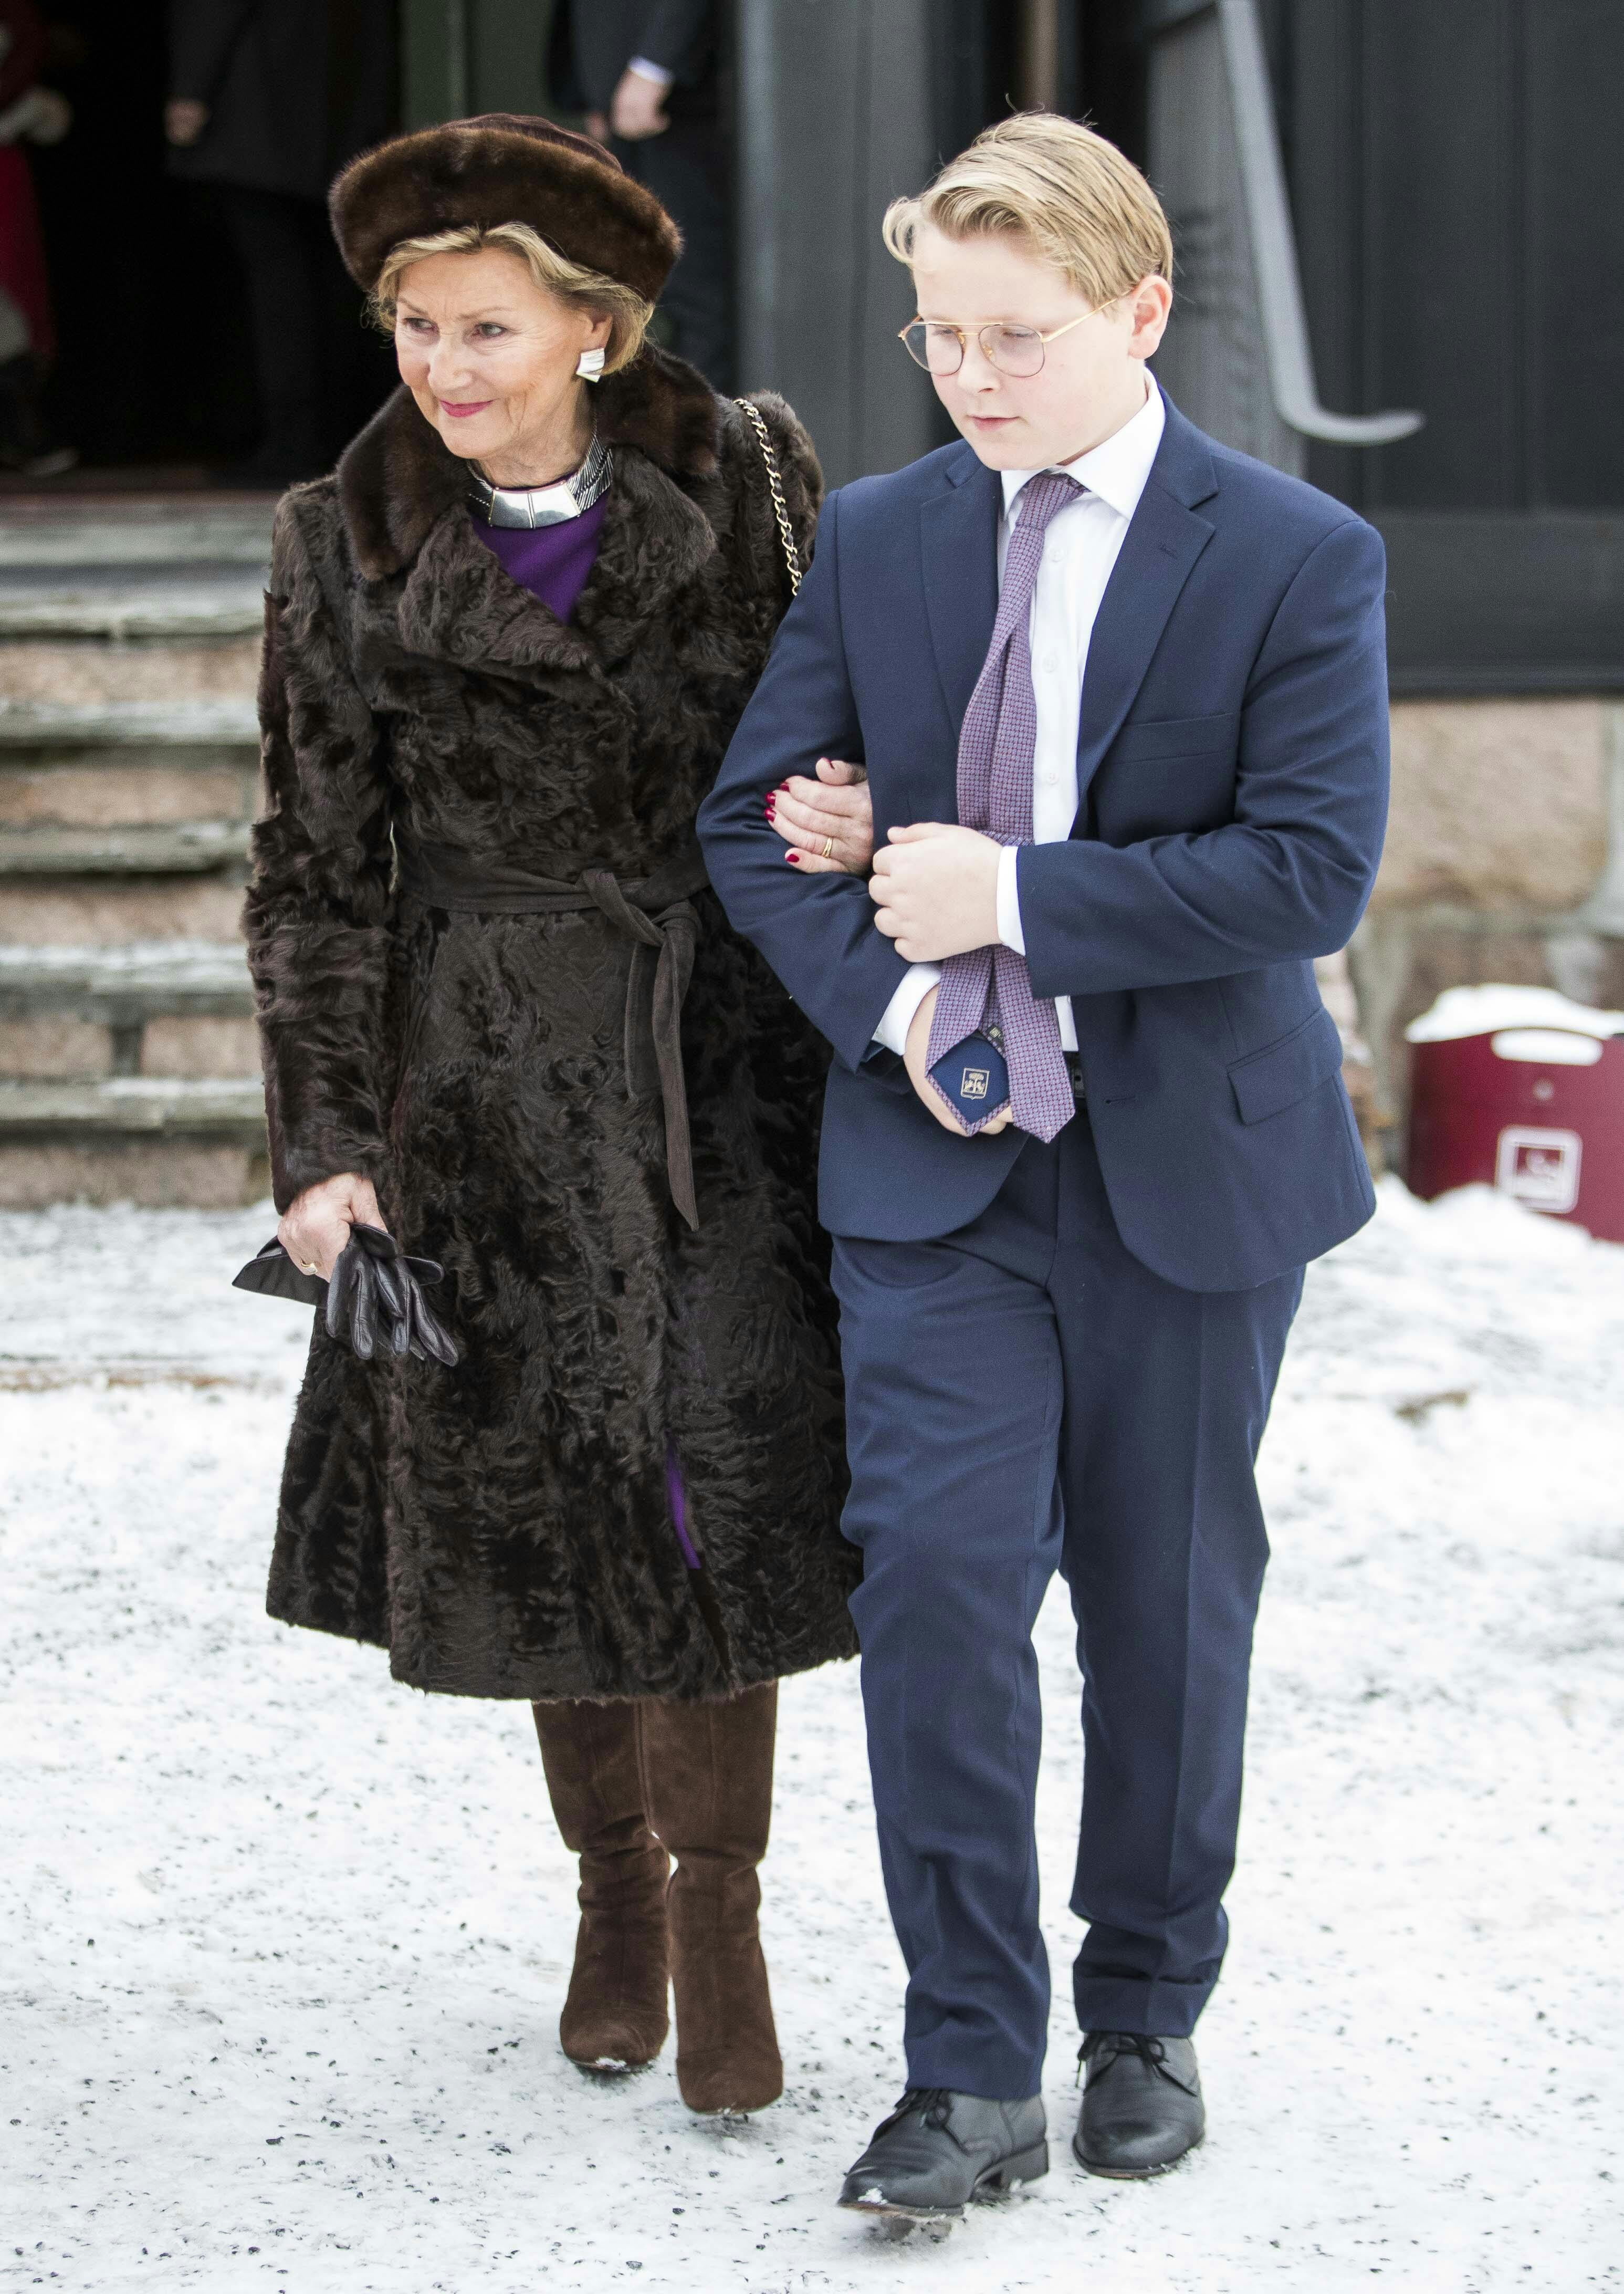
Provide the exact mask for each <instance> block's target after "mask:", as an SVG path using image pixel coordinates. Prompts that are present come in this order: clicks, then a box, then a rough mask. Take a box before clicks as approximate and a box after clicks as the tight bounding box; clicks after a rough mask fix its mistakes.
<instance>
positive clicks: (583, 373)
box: [575, 351, 604, 382]
mask: <svg viewBox="0 0 1624 2294" xmlns="http://www.w3.org/2000/svg"><path fill="white" fill-rule="evenodd" d="M575 371H576V373H577V374H578V375H579V376H580V377H581V380H582V381H583V382H601V381H602V380H603V378H604V354H603V353H602V351H582V353H581V356H580V357H579V358H578V359H577V360H576V362H575Z"/></svg>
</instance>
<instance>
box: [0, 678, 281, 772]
mask: <svg viewBox="0 0 1624 2294" xmlns="http://www.w3.org/2000/svg"><path fill="white" fill-rule="evenodd" d="M67 666H70V663H69V664H65V667H67ZM220 748H249V749H252V750H254V751H255V752H257V751H258V748H259V719H258V716H257V714H256V711H255V706H254V701H253V698H252V696H251V695H249V694H241V695H218V696H215V695H207V696H203V697H201V698H199V699H197V700H190V701H175V700H150V699H143V700H134V701H124V702H118V701H111V700H108V701H92V702H72V701H52V700H32V699H20V700H8V699H4V698H0V767H4V765H5V764H7V763H12V762H16V761H19V754H18V752H24V751H27V752H37V753H38V754H39V755H42V756H43V755H45V754H47V753H49V754H52V755H56V756H60V755H61V754H62V753H63V752H79V751H82V750H103V749H139V750H143V751H144V750H158V751H166V750H171V749H194V750H195V749H206V750H207V749H220Z"/></svg>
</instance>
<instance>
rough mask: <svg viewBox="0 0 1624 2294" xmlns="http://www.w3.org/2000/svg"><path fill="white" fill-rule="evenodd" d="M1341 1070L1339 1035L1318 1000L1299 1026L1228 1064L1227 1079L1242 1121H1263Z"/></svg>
mask: <svg viewBox="0 0 1624 2294" xmlns="http://www.w3.org/2000/svg"><path fill="white" fill-rule="evenodd" d="M1341 1071H1342V1037H1340V1036H1339V1035H1338V1034H1337V1032H1336V1021H1335V1020H1333V1019H1332V1017H1331V1015H1330V1013H1328V1011H1327V1010H1326V1009H1325V1007H1324V1005H1320V1009H1319V1011H1317V1012H1314V1013H1310V1015H1309V1017H1308V1018H1307V1019H1306V1020H1304V1021H1303V1024H1302V1026H1301V1027H1300V1028H1294V1029H1292V1031H1291V1033H1290V1035H1289V1036H1282V1037H1281V1038H1280V1040H1279V1043H1278V1044H1269V1045H1265V1046H1264V1048H1263V1050H1262V1051H1261V1052H1252V1053H1249V1054H1248V1055H1247V1057H1246V1058H1245V1059H1244V1060H1236V1061H1234V1062H1231V1064H1230V1071H1229V1073H1230V1086H1231V1087H1232V1089H1233V1091H1234V1094H1235V1104H1236V1106H1237V1108H1238V1110H1239V1111H1240V1119H1241V1121H1242V1122H1243V1123H1266V1122H1267V1121H1268V1119H1269V1118H1270V1117H1271V1115H1283V1114H1284V1113H1285V1111H1286V1110H1287V1108H1288V1107H1295V1105H1296V1104H1297V1102H1298V1101H1299V1100H1302V1099H1306V1098H1307V1097H1308V1094H1310V1092H1311V1091H1318V1090H1319V1088H1320V1085H1321V1084H1322V1083H1328V1081H1329V1080H1330V1078H1331V1077H1332V1076H1334V1075H1338V1074H1340V1073H1341Z"/></svg>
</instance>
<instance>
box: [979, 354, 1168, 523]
mask: <svg viewBox="0 0 1624 2294" xmlns="http://www.w3.org/2000/svg"><path fill="white" fill-rule="evenodd" d="M1145 381H1146V383H1147V384H1148V385H1149V393H1148V395H1147V396H1146V399H1145V403H1144V404H1143V405H1142V406H1141V408H1140V410H1139V412H1138V413H1137V414H1135V415H1133V416H1132V417H1131V418H1130V419H1128V420H1127V421H1126V422H1125V423H1124V424H1123V426H1122V427H1121V429H1120V430H1113V431H1112V433H1111V435H1110V436H1109V437H1108V438H1102V439H1101V440H1100V443H1099V444H1098V445H1097V446H1092V447H1091V448H1090V449H1089V451H1088V452H1087V453H1086V454H1079V455H1078V456H1077V459H1076V461H1075V462H1066V463H1063V464H1062V463H1059V462H1052V463H1050V465H1049V468H1051V469H1052V470H1059V471H1060V474H1061V476H1064V477H1068V478H1076V481H1077V484H1079V485H1083V486H1086V487H1087V488H1088V490H1089V492H1090V493H1093V494H1098V495H1099V497H1100V500H1101V501H1103V502H1108V503H1109V505H1110V507H1111V508H1113V509H1114V510H1115V511H1116V512H1117V517H1133V513H1134V511H1135V510H1136V509H1137V508H1139V498H1140V496H1141V494H1142V493H1143V492H1144V491H1145V485H1146V482H1147V481H1148V480H1149V476H1150V465H1151V464H1152V462H1154V461H1155V460H1156V453H1157V447H1158V446H1159V445H1160V444H1161V443H1162V432H1163V429H1164V428H1165V425H1166V420H1167V411H1166V408H1165V405H1164V403H1163V401H1162V394H1161V392H1160V391H1159V390H1158V389H1157V386H1156V377H1155V376H1154V375H1153V374H1151V373H1150V372H1149V370H1147V371H1146V375H1145ZM999 475H1000V476H1002V478H1003V514H1004V516H1005V517H1009V516H1010V515H1011V512H1012V511H1013V509H1014V508H1015V500H1016V497H1017V496H1018V495H1019V492H1020V490H1021V488H1022V486H1024V485H1025V484H1026V483H1027V479H1028V478H1035V477H1037V476H1041V475H1042V474H1041V473H1040V472H1039V471H1037V470H1003V471H1001V472H1000V474H999Z"/></svg>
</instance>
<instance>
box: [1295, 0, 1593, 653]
mask: <svg viewBox="0 0 1624 2294" xmlns="http://www.w3.org/2000/svg"><path fill="white" fill-rule="evenodd" d="M1271 32H1272V35H1273V38H1272V42H1271V45H1272V48H1273V56H1274V62H1275V67H1276V74H1277V84H1278V85H1279V93H1280V98H1281V104H1280V109H1281V116H1282V122H1283V127H1284V133H1285V140H1286V145H1287V167H1288V173H1289V177H1290V183H1291V190H1292V202H1293V207H1294V212H1295V218H1296V224H1297V235H1298V245H1299V249H1300V253H1301V256H1302V263H1303V285H1304V291H1305V295H1306V297H1307V301H1308V306H1309V314H1310V322H1311V329H1312V334H1313V339H1314V350H1315V362H1316V366H1317V369H1318V372H1319V378H1320V391H1321V395H1322V396H1323V397H1324V398H1325V400H1326V401H1327V403H1328V404H1331V405H1335V406H1337V407H1338V408H1342V409H1345V410H1346V411H1351V412H1362V411H1368V410H1371V409H1374V408H1377V407H1382V406H1416V407H1419V408H1421V409H1423V410H1424V411H1425V414H1426V418H1427V419H1426V427H1425V429H1424V430H1422V431H1421V432H1420V433H1419V434H1418V435H1417V436H1415V437H1414V438H1409V439H1406V440H1404V441H1402V442H1401V443H1399V444H1397V445H1394V446H1386V447H1378V448H1376V449H1374V450H1366V451H1353V450H1351V449H1348V448H1344V447H1334V446H1321V445H1315V446H1314V447H1313V448H1312V450H1311V455H1310V460H1309V475H1310V476H1311V478H1312V479H1313V480H1314V481H1315V483H1316V484H1320V485H1323V486H1325V487H1326V488H1327V489H1328V491H1329V492H1333V493H1336V494H1337V495H1339V496H1340V497H1341V498H1342V499H1343V500H1345V501H1348V502H1350V503H1352V505H1353V506H1354V507H1355V508H1359V509H1361V510H1362V511H1364V512H1365V513H1366V515H1367V516H1368V517H1371V518H1373V519H1374V520H1375V522H1376V524H1377V525H1379V526H1380V527H1381V528H1382V530H1383V532H1384V534H1385V535H1386V537H1387V541H1388V546H1389V551H1390V554H1391V557H1392V561H1393V668H1394V683H1395V687H1396V688H1397V689H1400V690H1410V691H1427V690H1431V691H1440V690H1459V691H1474V690H1495V691H1506V690H1519V689H1526V690H1564V689H1565V690H1577V689H1597V688H1607V687H1615V688H1616V687H1624V612H1621V611H1620V606H1621V602H1624V422H1621V421H1620V411H1621V410H1624V197H1621V196H1620V167H1619V159H1618V151H1619V148H1620V142H1621V141H1624V139H1621V138H1620V89H1621V88H1624V6H1620V4H1619V0H1425V4H1424V5H1417V4H1416V0H1293V4H1290V5H1281V4H1279V0H1275V4H1274V5H1273V7H1272V8H1271Z"/></svg>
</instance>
